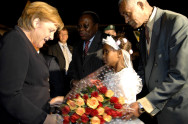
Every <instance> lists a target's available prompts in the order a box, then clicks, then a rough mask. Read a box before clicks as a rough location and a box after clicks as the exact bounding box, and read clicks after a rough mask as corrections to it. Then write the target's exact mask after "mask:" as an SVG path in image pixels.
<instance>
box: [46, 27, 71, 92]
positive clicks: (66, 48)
mask: <svg viewBox="0 0 188 124" xmlns="http://www.w3.org/2000/svg"><path fill="white" fill-rule="evenodd" d="M68 36H69V35H68V30H67V28H63V29H62V30H60V31H59V32H58V40H59V41H58V43H56V44H55V45H52V46H49V48H48V54H49V55H52V56H55V57H56V58H57V62H58V64H59V66H60V70H61V72H62V76H63V79H64V82H63V83H64V88H63V89H62V91H63V92H64V94H63V95H64V96H65V95H66V94H67V93H68V92H69V90H70V78H69V77H68V76H67V71H68V68H69V64H70V62H71V61H72V51H73V47H72V46H70V45H68V44H67V40H68Z"/></svg>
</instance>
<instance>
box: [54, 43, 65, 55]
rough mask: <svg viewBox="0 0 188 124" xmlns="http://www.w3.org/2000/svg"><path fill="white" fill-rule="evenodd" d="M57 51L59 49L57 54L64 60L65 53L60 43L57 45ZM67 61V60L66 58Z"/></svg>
mask: <svg viewBox="0 0 188 124" xmlns="http://www.w3.org/2000/svg"><path fill="white" fill-rule="evenodd" d="M56 49H57V53H60V54H58V55H60V56H61V57H63V58H64V54H63V51H62V50H61V48H60V46H59V43H57V44H56ZM64 59H65V58H64Z"/></svg>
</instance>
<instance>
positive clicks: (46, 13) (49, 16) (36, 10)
mask: <svg viewBox="0 0 188 124" xmlns="http://www.w3.org/2000/svg"><path fill="white" fill-rule="evenodd" d="M35 18H39V19H40V20H41V21H52V22H53V23H55V25H56V27H57V28H58V30H61V29H62V28H63V27H64V23H63V21H62V19H61V17H60V15H59V13H58V11H57V9H56V8H55V7H52V6H51V5H49V4H47V3H45V2H32V3H27V5H26V7H25V9H24V10H23V12H22V15H21V17H20V18H19V19H18V26H19V27H21V28H23V29H25V30H31V29H33V25H32V23H33V20H34V19H35Z"/></svg>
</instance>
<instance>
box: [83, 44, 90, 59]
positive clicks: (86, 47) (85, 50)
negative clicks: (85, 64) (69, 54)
mask: <svg viewBox="0 0 188 124" xmlns="http://www.w3.org/2000/svg"><path fill="white" fill-rule="evenodd" d="M88 45H89V41H85V48H84V56H86V55H87V52H88V49H89V48H88Z"/></svg>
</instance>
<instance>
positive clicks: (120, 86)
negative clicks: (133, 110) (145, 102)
mask: <svg viewBox="0 0 188 124" xmlns="http://www.w3.org/2000/svg"><path fill="white" fill-rule="evenodd" d="M103 83H104V85H105V86H106V87H107V88H108V89H110V90H112V91H113V92H114V96H116V97H120V96H122V97H124V98H125V99H126V100H125V102H126V103H127V104H130V103H132V102H135V101H136V94H138V93H139V92H140V91H141V89H142V82H141V79H140V78H139V76H138V75H137V73H136V72H135V71H134V70H133V68H132V67H129V68H124V69H122V70H121V71H120V72H117V73H113V72H110V73H108V74H106V76H105V79H104V80H103ZM108 124H144V123H143V122H142V121H141V120H140V119H134V120H128V121H126V120H122V119H113V120H112V121H111V122H110V123H108Z"/></svg>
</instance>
